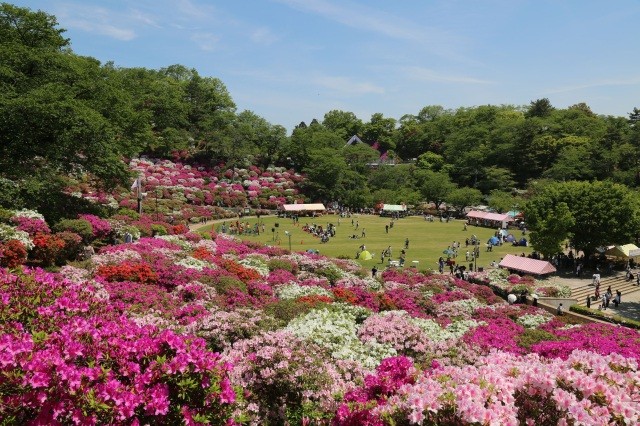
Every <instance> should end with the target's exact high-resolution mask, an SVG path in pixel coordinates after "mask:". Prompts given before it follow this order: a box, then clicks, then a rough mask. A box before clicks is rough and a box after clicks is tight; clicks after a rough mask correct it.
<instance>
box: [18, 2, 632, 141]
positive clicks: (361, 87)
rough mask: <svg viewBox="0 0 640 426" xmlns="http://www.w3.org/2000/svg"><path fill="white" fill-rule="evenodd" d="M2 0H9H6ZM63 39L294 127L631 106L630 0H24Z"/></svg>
mask: <svg viewBox="0 0 640 426" xmlns="http://www.w3.org/2000/svg"><path fill="white" fill-rule="evenodd" d="M9 1H10V0H9ZM12 3H13V4H16V5H18V6H22V7H29V8H31V9H34V10H35V9H40V10H44V11H46V12H47V13H50V14H53V15H56V17H57V18H58V22H59V24H60V26H61V27H62V28H65V29H67V33H66V36H67V37H68V38H70V39H71V43H72V46H71V47H72V49H73V50H74V51H75V52H76V53H78V54H81V55H87V56H92V57H95V58H97V59H99V60H100V61H102V62H106V61H113V62H114V63H115V64H116V65H118V66H122V67H146V68H152V69H159V68H163V67H166V66H168V65H172V64H182V65H185V66H187V67H189V68H195V69H196V70H197V71H198V73H199V74H200V75H202V76H210V77H217V78H219V79H220V80H222V82H223V83H224V84H225V85H226V87H227V89H228V90H229V93H230V94H231V97H232V98H233V100H234V101H235V103H236V105H237V107H238V111H242V110H251V111H253V112H255V113H256V114H258V115H260V116H262V117H264V118H265V119H267V120H268V121H270V122H271V123H272V124H280V125H283V126H285V127H286V128H287V130H289V131H291V130H292V129H293V127H294V126H295V125H296V124H298V123H299V122H301V121H305V122H306V123H309V122H310V121H311V120H312V119H313V118H317V119H318V120H322V118H323V116H324V114H325V113H326V112H328V111H330V110H333V109H339V110H343V111H351V112H353V113H355V114H356V115H357V116H358V117H359V118H361V119H362V120H363V121H368V120H369V119H370V118H371V114H373V113H376V112H380V113H383V114H384V116H385V117H392V118H395V119H399V118H400V117H402V116H403V115H405V114H417V113H418V111H420V109H421V108H422V107H424V106H426V105H442V106H444V107H445V108H458V107H472V106H477V105H486V104H493V105H501V104H512V105H528V104H529V102H531V101H532V100H535V99H540V98H545V97H546V98H549V100H550V101H551V103H552V105H554V106H556V107H558V108H566V107H568V106H570V105H573V104H576V103H579V102H585V103H587V104H588V105H589V106H590V107H591V109H592V110H593V111H594V112H595V113H597V114H604V115H615V116H627V114H628V113H629V112H630V111H631V110H632V109H633V108H634V107H640V55H638V45H637V44H638V38H637V35H638V23H639V22H640V2H638V1H637V0H616V1H613V2H610V1H596V0H580V1H578V0H564V1H562V0H482V1H474V0H400V1H390V0H370V1H364V0H361V1H349V0H344V1H341V0H174V1H170V0H136V1H131V0H130V1H122V0H104V1H98V0H71V1H67V0H46V1H44V0H20V1H14V2H12Z"/></svg>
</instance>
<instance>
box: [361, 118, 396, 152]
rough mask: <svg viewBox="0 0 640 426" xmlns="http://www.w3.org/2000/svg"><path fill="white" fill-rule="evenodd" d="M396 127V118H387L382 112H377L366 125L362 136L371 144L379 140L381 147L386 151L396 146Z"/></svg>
mask: <svg viewBox="0 0 640 426" xmlns="http://www.w3.org/2000/svg"><path fill="white" fill-rule="evenodd" d="M395 127H396V120H394V119H393V118H385V117H384V116H383V115H382V114H381V113H379V112H378V113H375V114H373V115H372V116H371V120H370V121H369V122H368V123H366V124H365V125H364V128H363V130H362V138H363V140H364V141H365V142H367V143H368V144H369V145H373V144H374V143H376V142H378V145H379V146H380V149H381V150H382V151H386V150H388V149H394V148H395V142H394V140H393V134H394V131H395Z"/></svg>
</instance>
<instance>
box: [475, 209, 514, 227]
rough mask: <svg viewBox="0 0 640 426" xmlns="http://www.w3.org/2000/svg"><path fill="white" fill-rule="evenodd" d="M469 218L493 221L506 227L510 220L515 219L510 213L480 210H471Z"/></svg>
mask: <svg viewBox="0 0 640 426" xmlns="http://www.w3.org/2000/svg"><path fill="white" fill-rule="evenodd" d="M467 218H469V219H475V220H477V221H485V220H486V221H491V222H495V223H496V224H497V223H500V227H501V228H506V227H507V224H508V223H509V222H513V221H514V219H513V218H512V217H511V216H509V215H508V214H502V213H489V212H481V211H478V210H471V211H470V212H469V213H467Z"/></svg>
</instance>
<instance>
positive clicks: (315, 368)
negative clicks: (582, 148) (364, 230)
mask: <svg viewBox="0 0 640 426" xmlns="http://www.w3.org/2000/svg"><path fill="white" fill-rule="evenodd" d="M83 266H84V269H82V268H78V267H65V268H62V269H61V270H60V272H59V273H56V274H50V273H44V272H42V271H41V270H38V269H35V270H29V269H25V270H24V271H18V272H13V273H10V272H8V271H7V270H1V271H0V377H2V378H3V379H2V385H0V417H1V418H3V419H8V420H9V422H10V423H19V424H20V423H22V424H24V423H30V422H31V423H40V424H42V423H49V424H51V423H65V424H66V423H78V424H84V423H98V424H107V423H115V424H179V423H186V424H204V423H208V424H218V425H222V424H234V422H235V423H245V424H267V423H268V424H285V423H289V424H329V423H332V422H333V423H334V424H351V425H353V424H358V425H360V424H363V425H367V424H370V425H379V424H558V423H560V424H593V423H592V422H598V421H599V422H602V423H617V424H629V425H631V424H637V422H638V421H639V418H638V417H639V415H640V405H639V403H638V402H637V401H638V396H639V392H640V388H639V383H640V381H638V374H639V372H638V365H637V363H638V360H640V344H639V343H638V342H640V334H638V332H637V331H635V330H630V329H622V328H616V327H613V326H609V325H572V324H567V323H566V322H565V321H568V319H567V318H566V317H563V318H554V317H552V316H551V315H550V314H548V313H546V312H545V311H543V310H541V309H538V308H535V307H532V306H520V305H508V304H506V303H505V302H504V301H502V300H501V299H500V298H498V297H496V296H494V295H493V294H492V293H491V291H489V289H488V288H487V287H486V286H483V285H477V284H472V283H469V282H467V281H464V280H460V279H455V278H452V277H448V276H444V275H425V274H421V273H419V272H416V271H412V270H406V271H398V270H389V271H385V272H384V273H383V274H381V275H382V277H381V278H380V279H371V278H369V277H368V274H366V271H361V270H360V267H359V266H358V265H357V264H356V263H354V262H352V261H348V260H336V259H329V258H325V257H322V256H318V255H312V254H308V253H288V252H287V251H286V250H283V249H281V248H273V247H271V248H270V247H259V246H256V245H255V244H249V243H244V242H242V241H240V240H237V239H234V238H231V237H228V236H222V235H221V236H214V239H213V240H209V239H202V238H200V237H198V236H195V235H190V234H174V235H168V236H165V237H162V238H145V237H143V238H141V239H140V240H138V241H135V242H133V243H128V244H119V245H113V246H105V247H103V248H102V249H101V250H100V251H99V252H98V253H97V254H96V255H95V256H93V257H92V259H91V260H89V261H87V262H85V263H83ZM361 277H367V278H361ZM510 284H513V285H518V284H522V283H520V282H516V283H510ZM563 422H565V423H563Z"/></svg>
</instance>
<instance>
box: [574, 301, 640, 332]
mask: <svg viewBox="0 0 640 426" xmlns="http://www.w3.org/2000/svg"><path fill="white" fill-rule="evenodd" d="M569 310H570V311H571V312H575V313H576V314H580V315H584V316H588V317H591V318H597V319H599V320H601V321H606V322H610V323H613V324H618V325H622V326H625V327H629V328H634V329H636V330H640V321H636V320H633V319H629V318H625V317H621V316H620V315H606V314H604V313H603V312H602V311H600V310H598V309H590V308H586V307H584V306H580V305H573V306H571V308H569Z"/></svg>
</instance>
